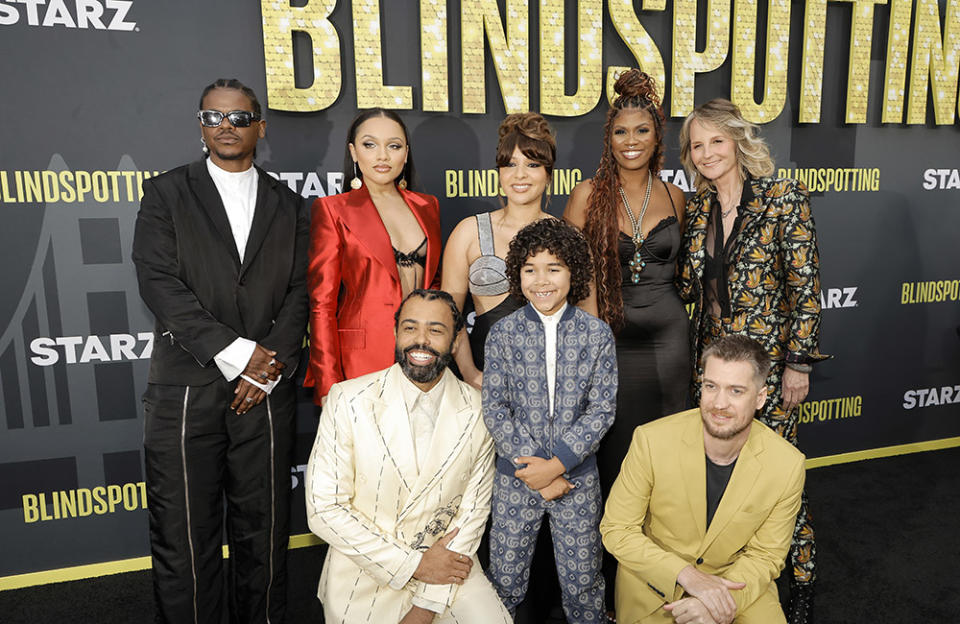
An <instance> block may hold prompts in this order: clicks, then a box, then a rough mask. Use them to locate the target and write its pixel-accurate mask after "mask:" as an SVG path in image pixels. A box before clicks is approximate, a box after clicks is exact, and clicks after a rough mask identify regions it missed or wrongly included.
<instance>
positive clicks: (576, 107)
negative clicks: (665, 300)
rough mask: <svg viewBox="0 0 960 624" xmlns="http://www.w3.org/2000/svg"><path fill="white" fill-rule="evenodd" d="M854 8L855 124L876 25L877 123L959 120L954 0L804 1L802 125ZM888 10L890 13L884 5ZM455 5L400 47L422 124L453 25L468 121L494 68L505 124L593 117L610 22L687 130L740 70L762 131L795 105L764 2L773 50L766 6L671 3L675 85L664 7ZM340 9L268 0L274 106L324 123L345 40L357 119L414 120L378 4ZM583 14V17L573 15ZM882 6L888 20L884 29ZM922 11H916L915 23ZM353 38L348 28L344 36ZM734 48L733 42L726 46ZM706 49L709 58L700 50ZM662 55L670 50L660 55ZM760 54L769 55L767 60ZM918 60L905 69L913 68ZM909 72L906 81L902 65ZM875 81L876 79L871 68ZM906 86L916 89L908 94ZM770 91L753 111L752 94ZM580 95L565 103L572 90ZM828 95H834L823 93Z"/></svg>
mask: <svg viewBox="0 0 960 624" xmlns="http://www.w3.org/2000/svg"><path fill="white" fill-rule="evenodd" d="M702 1H706V2H707V8H706V12H705V16H706V19H705V20H703V21H698V20H697V3H698V2H702ZM828 1H831V2H836V3H847V4H849V5H850V10H851V15H852V18H851V20H850V36H849V42H848V51H847V58H848V67H847V84H846V94H845V95H846V110H845V116H844V119H845V121H846V122H847V123H852V124H859V123H866V121H867V105H868V103H869V102H868V98H869V91H870V88H869V87H870V78H871V69H872V68H871V58H870V53H871V49H872V45H873V42H872V35H873V31H874V24H875V22H879V23H880V24H884V23H888V24H889V26H888V30H887V33H886V37H887V47H886V57H885V63H884V67H883V68H882V71H883V96H882V97H883V100H882V102H880V103H879V106H880V107H881V110H882V113H881V121H882V122H883V123H903V122H904V106H906V123H908V124H923V123H926V121H927V120H926V111H927V97H928V94H929V95H931V96H932V104H933V106H932V109H933V113H934V119H935V122H936V124H938V125H952V124H954V123H955V121H956V119H957V112H958V97H957V85H958V73H960V0H946V1H945V12H944V14H943V15H941V13H940V5H939V4H938V0H806V2H805V3H804V7H803V11H802V17H801V19H803V41H802V42H800V43H799V44H797V47H799V49H800V50H801V55H800V63H801V69H800V82H801V84H800V88H799V92H800V107H799V111H798V121H799V122H801V123H816V122H819V121H820V110H821V103H822V97H823V89H824V73H823V64H824V46H825V41H826V33H827V28H828V27H829V28H838V27H840V24H839V23H833V22H830V23H828V21H827V2H828ZM888 2H889V4H888ZM502 4H503V6H504V10H503V11H502V12H501V10H500V8H499V7H498V2H497V0H460V2H456V3H449V6H450V7H451V10H452V11H454V12H455V13H456V14H454V15H448V14H447V7H448V3H447V2H446V0H420V1H419V25H418V28H419V32H405V33H403V34H404V36H405V38H406V39H408V40H410V41H414V40H416V39H417V38H418V36H419V40H420V84H419V88H420V93H421V96H422V104H421V106H422V109H423V110H424V111H437V112H446V111H449V110H450V83H449V80H450V70H451V67H450V59H449V54H448V51H449V44H450V42H449V39H448V30H449V28H448V27H449V25H450V20H457V21H458V24H459V32H460V41H459V46H460V49H459V56H460V59H461V62H460V67H459V70H460V72H461V76H460V77H461V81H460V82H461V85H462V87H461V89H462V90H461V94H460V96H461V97H460V99H461V102H462V107H463V110H462V112H464V113H485V112H486V102H487V94H486V88H487V84H486V79H485V76H486V62H487V61H486V57H485V54H484V51H485V49H489V53H490V54H489V58H490V59H491V60H492V62H493V67H494V70H495V73H496V82H497V86H498V87H499V89H500V95H501V97H502V100H503V105H504V108H505V109H506V111H507V112H508V113H517V112H524V111H527V110H531V109H536V110H539V111H540V112H542V113H545V114H550V115H558V116H566V117H575V116H578V115H585V114H587V113H589V112H590V111H591V110H593V109H594V108H595V107H596V106H597V105H598V104H599V102H600V99H601V93H602V92H603V89H604V85H605V86H606V95H607V98H608V99H612V96H613V83H614V80H615V76H616V74H617V73H618V72H619V71H620V70H621V69H623V68H622V67H619V66H610V67H607V68H606V72H604V68H603V58H602V49H603V22H604V10H606V11H607V16H608V18H609V20H610V21H611V22H612V24H613V27H614V30H615V31H616V33H617V35H618V36H619V37H620V39H621V40H622V41H623V42H624V43H625V44H626V46H627V48H628V49H629V50H630V53H631V54H632V56H633V58H634V60H635V61H636V65H638V66H639V67H641V68H642V69H644V70H645V71H646V72H647V73H649V74H650V75H651V76H653V77H654V79H655V80H656V81H657V84H659V85H660V88H661V90H663V91H664V92H665V91H666V90H667V87H668V86H669V93H670V115H671V116H673V117H682V116H685V115H687V114H688V113H689V112H690V111H691V110H693V106H694V101H695V97H694V87H695V79H696V75H697V74H702V73H708V72H712V71H716V70H717V69H718V68H719V67H721V65H723V64H724V63H725V62H726V61H727V58H728V57H730V60H731V87H730V99H731V100H733V101H734V102H735V103H736V104H738V105H739V106H740V108H741V110H742V111H743V113H744V116H745V117H746V118H747V119H749V120H751V121H753V122H757V123H766V122H769V121H772V120H774V119H776V118H777V117H778V116H779V115H780V114H781V112H783V109H784V106H785V104H786V97H787V78H788V69H789V67H788V60H789V56H790V54H789V53H790V43H791V42H790V25H791V24H790V21H791V2H790V1H789V0H768V2H767V4H766V14H767V18H766V25H765V28H764V29H763V30H764V31H765V33H766V34H765V37H764V38H763V39H761V38H760V34H759V33H760V31H761V29H759V28H758V24H757V19H758V12H759V9H760V7H759V1H758V0H675V1H674V2H673V3H672V10H673V30H672V33H671V37H672V42H670V43H672V48H671V49H672V56H671V58H670V63H671V72H670V74H671V79H672V83H671V84H669V85H668V84H667V82H666V71H665V67H664V61H663V56H662V54H661V53H660V49H659V47H658V45H657V43H656V42H655V41H654V40H653V39H652V38H651V36H650V34H649V33H648V32H647V31H646V29H645V28H644V27H643V24H642V22H641V19H640V16H639V15H638V13H637V10H638V8H637V6H636V5H637V4H640V5H642V6H641V9H642V11H643V12H652V11H666V9H667V2H666V0H642V2H641V3H635V2H633V0H608V1H607V2H606V3H604V2H603V1H602V0H579V1H578V2H575V3H571V2H569V1H564V0H540V3H539V10H538V11H537V12H536V13H537V15H538V16H539V18H538V22H537V23H535V24H534V23H531V20H530V17H531V6H530V4H531V2H530V0H503V2H502ZM336 5H337V2H336V0H308V1H307V2H306V3H305V4H304V5H303V6H291V2H290V0H283V1H277V0H261V8H262V16H263V42H264V61H265V65H266V76H267V92H268V97H269V102H270V107H271V108H273V109H275V110H285V111H301V112H309V111H320V110H324V109H326V108H328V107H330V106H332V105H333V104H334V102H336V100H337V98H338V97H339V96H340V91H341V89H342V86H343V79H342V77H343V74H344V72H346V71H349V69H348V65H347V62H346V61H345V60H344V59H343V58H342V57H341V52H340V50H341V39H343V40H345V41H350V40H351V36H350V35H351V34H352V41H353V59H352V61H353V71H354V73H355V76H356V99H357V106H358V107H359V108H369V107H372V106H383V107H386V108H392V109H397V110H412V109H413V105H414V85H387V84H385V83H384V74H383V58H384V55H385V54H389V50H384V49H383V46H382V41H383V39H382V27H387V28H396V27H397V26H396V25H394V24H384V23H383V20H382V15H381V2H380V0H352V2H351V8H352V11H351V17H352V33H351V34H347V33H344V32H342V29H343V28H344V26H343V25H340V28H339V29H338V26H337V25H335V24H334V23H333V22H332V21H331V20H330V16H331V14H332V13H333V10H334V8H335V7H336ZM573 5H576V13H575V14H574V13H573V11H572V10H571V11H569V12H568V13H565V12H564V7H565V6H571V7H572V6H573ZM877 5H880V6H881V7H883V8H881V9H880V11H882V12H883V13H884V15H883V18H888V19H882V18H881V19H877V13H878V10H877ZM914 9H916V10H915V11H914ZM574 17H575V18H576V29H577V48H576V50H575V51H573V50H567V49H566V44H565V38H564V34H563V33H564V29H566V28H573V27H574V26H573V24H572V23H568V21H569V22H573V21H574V19H573V18H574ZM348 28H349V26H348ZM294 32H299V33H304V34H306V35H307V36H308V37H309V39H310V41H311V45H310V50H311V51H312V55H311V57H312V58H311V60H309V61H307V62H312V70H313V71H312V72H311V73H312V76H313V82H312V84H310V85H309V86H304V87H298V86H296V84H295V81H294V74H295V72H294V65H295V62H297V61H295V59H294V54H293V33H294ZM731 38H732V41H731ZM701 39H702V40H703V41H705V44H704V47H703V49H702V50H698V49H697V41H698V40H701ZM662 43H663V44H666V43H667V42H662ZM531 45H539V51H540V54H539V58H540V61H539V67H536V68H534V67H531V66H530V47H531ZM758 48H761V49H762V52H758ZM569 54H575V55H576V64H575V67H576V71H577V76H576V77H575V79H571V80H569V81H568V77H567V76H566V74H565V71H566V66H565V59H566V58H567V56H568V55H569ZM758 54H763V55H764V56H763V58H764V62H763V67H764V74H763V75H762V76H757V75H756V72H757V57H758ZM908 58H909V63H908ZM908 65H909V68H910V71H909V76H908V72H907V66H908ZM876 69H877V71H880V68H879V67H877V68H876ZM908 78H909V87H908V86H907V83H908ZM536 80H538V81H539V85H540V89H539V91H540V101H539V102H537V103H531V102H530V92H531V90H530V85H531V82H532V81H536ZM756 80H761V81H762V84H763V89H762V91H761V92H760V93H761V97H760V100H759V101H758V100H757V99H756V97H755V84H754V83H755V81H756ZM568 82H569V84H573V85H575V91H574V92H573V93H567V92H566V91H567V87H566V85H567V84H568ZM831 84H832V83H830V82H828V88H829V86H830V85H831Z"/></svg>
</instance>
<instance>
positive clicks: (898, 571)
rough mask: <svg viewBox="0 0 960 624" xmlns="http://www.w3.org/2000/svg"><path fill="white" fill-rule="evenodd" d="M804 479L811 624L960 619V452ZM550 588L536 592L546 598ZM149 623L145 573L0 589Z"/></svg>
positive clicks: (294, 614)
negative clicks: (814, 572)
mask: <svg viewBox="0 0 960 624" xmlns="http://www.w3.org/2000/svg"><path fill="white" fill-rule="evenodd" d="M807 483H808V492H809V496H810V503H811V509H812V510H813V513H814V514H815V517H814V519H815V525H814V526H815V527H816V531H817V545H818V554H819V565H820V572H819V574H820V580H819V583H818V589H817V599H816V621H817V622H819V623H827V624H833V623H837V624H861V623H863V624H866V623H870V624H874V623H886V622H891V623H892V622H898V623H899V622H925V623H933V624H954V623H956V622H960V574H958V572H957V565H956V563H957V562H958V561H960V448H953V449H947V450H941V451H931V452H926V453H916V454H911V455H903V456H900V457H892V458H887V459H875V460H870V461H864V462H858V463H853V464H842V465H838V466H830V467H827V468H818V469H815V470H811V471H810V472H809V473H808V476H807ZM0 556H2V554H0ZM322 562H323V548H322V547H313V548H305V549H298V550H293V551H291V552H290V558H289V573H290V586H289V617H288V621H289V622H291V623H294V624H299V623H301V622H322V611H321V608H320V604H319V603H318V602H317V600H316V599H315V598H314V595H315V588H316V581H317V578H318V577H319V575H320V567H321V565H322ZM549 585H550V584H549V583H546V584H541V585H540V586H538V587H537V588H536V589H535V592H536V594H537V595H538V596H543V595H549V594H550V591H551V590H550V589H549ZM532 611H533V612H534V613H536V614H537V617H535V618H534V617H529V618H525V619H526V621H528V622H562V621H563V620H562V618H561V617H560V616H559V614H558V612H557V611H553V613H552V614H551V613H550V610H549V609H543V608H538V609H534V610H532ZM153 617H154V607H153V596H152V590H151V585H150V573H149V572H135V573H129V574H119V575H115V576H108V577H102V578H98V579H91V580H86V581H75V582H70V583H58V584H55V585H47V586H42V587H32V588H26V589H19V590H12V591H5V592H0V622H3V623H5V624H15V623H17V624H19V623H24V624H26V623H29V624H36V623H46V622H51V623H52V622H56V623H63V622H71V623H76V624H83V623H94V622H95V623H97V624H111V623H124V624H126V623H138V622H152V621H153ZM518 621H519V619H518Z"/></svg>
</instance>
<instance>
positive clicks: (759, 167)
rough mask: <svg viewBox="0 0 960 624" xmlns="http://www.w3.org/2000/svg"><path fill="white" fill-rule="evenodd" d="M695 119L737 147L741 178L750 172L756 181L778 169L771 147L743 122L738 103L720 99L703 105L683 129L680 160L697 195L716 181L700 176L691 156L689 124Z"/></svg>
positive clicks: (755, 127) (752, 125) (753, 127)
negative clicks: (715, 129) (713, 129)
mask: <svg viewBox="0 0 960 624" xmlns="http://www.w3.org/2000/svg"><path fill="white" fill-rule="evenodd" d="M694 120H697V121H699V122H700V123H703V124H709V125H711V126H713V127H715V128H717V129H718V130H720V132H722V133H723V134H725V135H726V136H728V137H730V138H731V139H732V140H733V141H734V143H736V144H737V165H738V166H739V168H740V177H741V178H746V177H747V174H748V173H749V174H750V175H751V176H753V177H755V178H759V177H763V176H769V175H773V172H774V171H775V170H776V166H775V165H774V162H773V156H771V155H770V147H769V146H768V145H767V142H766V141H764V140H763V139H762V138H760V128H759V127H758V126H757V125H756V124H753V123H750V122H749V121H747V120H746V119H744V118H743V115H742V114H741V113H740V109H739V108H738V107H737V105H736V104H734V103H733V102H731V101H730V100H725V99H723V98H717V99H714V100H710V101H709V102H707V103H706V104H701V105H700V106H698V107H697V108H696V109H694V111H693V112H692V113H690V114H689V115H687V118H686V119H685V120H684V121H683V128H682V129H681V130H680V160H681V161H682V162H683V166H684V168H685V169H686V170H687V173H688V174H689V175H690V179H691V180H692V181H693V183H694V186H695V187H696V190H697V192H698V193H699V192H701V191H704V190H707V189H711V188H713V182H711V181H710V180H709V179H707V178H705V177H703V176H702V175H700V172H699V171H697V167H696V166H695V165H694V164H693V158H692V157H691V156H690V124H691V123H693V121H694Z"/></svg>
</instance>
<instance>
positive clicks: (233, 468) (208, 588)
mask: <svg viewBox="0 0 960 624" xmlns="http://www.w3.org/2000/svg"><path fill="white" fill-rule="evenodd" d="M235 385H236V384H235V382H227V381H226V380H223V379H218V380H217V381H214V382H212V383H210V384H208V385H206V386H165V385H157V384H149V385H148V386H147V391H146V393H145V394H144V396H143V403H144V440H143V446H144V454H145V460H146V478H147V479H146V481H147V501H148V506H149V511H150V545H151V553H152V555H153V587H154V594H155V597H156V602H157V611H158V621H161V622H169V623H171V624H187V623H194V624H207V623H213V624H220V623H221V622H223V621H224V619H225V616H226V614H225V612H224V609H223V598H224V595H223V594H224V591H223V569H222V567H223V556H222V544H223V511H224V496H225V497H226V510H227V521H226V528H227V543H228V545H229V547H230V559H229V565H228V574H227V579H228V581H227V582H228V590H229V591H228V601H229V616H230V618H229V621H230V622H237V623H241V622H242V623H247V622H270V623H272V624H278V623H279V622H282V621H283V619H284V612H285V610H286V594H287V588H286V553H287V541H288V538H289V536H288V525H289V516H290V459H291V454H292V447H293V433H294V432H293V428H294V411H295V405H296V395H295V392H294V387H293V383H292V382H290V381H282V382H281V383H280V384H278V385H277V387H276V388H275V389H274V390H273V393H272V394H271V395H270V396H269V397H267V399H266V400H264V401H263V403H261V404H260V405H258V406H256V407H254V408H253V409H251V410H250V411H249V412H247V413H246V414H243V415H242V416H239V415H237V414H236V413H235V412H233V411H231V410H230V402H231V401H232V400H233V389H234V387H235Z"/></svg>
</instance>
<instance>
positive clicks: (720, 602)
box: [664, 565, 747, 624]
mask: <svg viewBox="0 0 960 624" xmlns="http://www.w3.org/2000/svg"><path fill="white" fill-rule="evenodd" d="M677 583H679V584H680V586H681V587H683V589H684V591H686V593H687V594H689V595H690V596H692V597H693V598H696V599H697V602H699V603H701V605H702V606H703V607H705V608H706V610H707V611H708V612H709V614H710V617H711V618H712V620H707V619H703V618H702V617H699V616H696V617H694V614H695V613H698V612H699V609H698V606H697V605H696V604H693V603H692V602H691V601H689V600H687V599H681V600H678V601H676V602H672V603H670V604H668V605H665V606H664V609H666V610H667V611H671V613H673V615H674V621H676V622H678V624H683V623H686V622H715V623H716V624H730V622H732V621H733V618H734V617H736V615H737V603H736V601H735V600H734V599H733V595H732V594H731V593H730V590H731V589H743V588H744V587H746V586H747V585H746V583H739V582H736V581H730V580H727V579H725V578H722V577H719V576H715V575H713V574H707V573H706V572H701V571H700V570H698V569H697V568H695V567H693V566H692V565H688V566H687V567H685V568H684V569H682V570H680V574H678V575H677ZM677 610H679V611H680V613H677ZM685 612H689V613H690V614H691V617H694V619H686V618H682V619H677V618H678V617H679V615H680V614H682V613H685ZM697 617H699V619H697Z"/></svg>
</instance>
